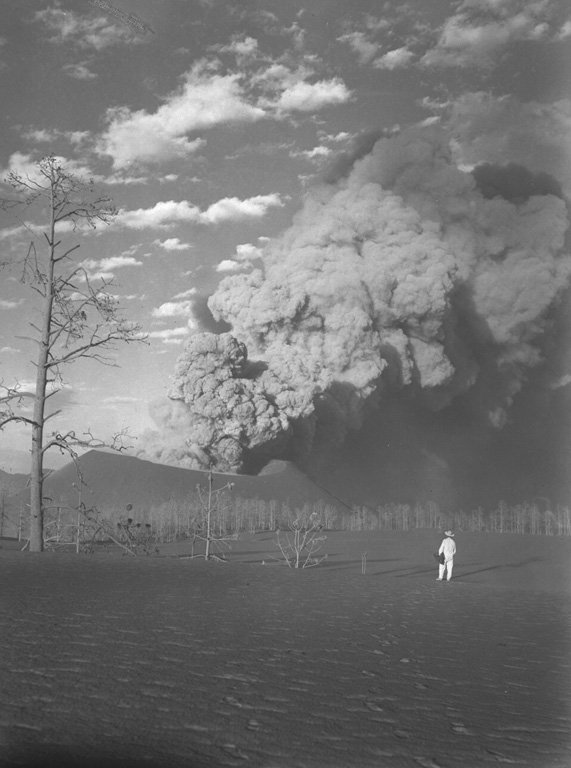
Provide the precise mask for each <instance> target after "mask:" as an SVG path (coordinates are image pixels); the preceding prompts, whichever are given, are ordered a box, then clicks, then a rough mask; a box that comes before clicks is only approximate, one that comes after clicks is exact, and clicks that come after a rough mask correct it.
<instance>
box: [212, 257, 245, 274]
mask: <svg viewBox="0 0 571 768" xmlns="http://www.w3.org/2000/svg"><path fill="white" fill-rule="evenodd" d="M244 266H245V265H244V264H243V263H242V262H239V261H234V260H233V259H223V260H222V261H221V262H220V263H219V264H217V265H216V271H217V272H239V271H240V270H241V269H244Z"/></svg>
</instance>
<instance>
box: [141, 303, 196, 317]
mask: <svg viewBox="0 0 571 768" xmlns="http://www.w3.org/2000/svg"><path fill="white" fill-rule="evenodd" d="M192 304H193V303H192V301H190V300H185V301H166V302H165V303H164V304H161V305H160V306H159V307H154V308H153V310H152V311H151V315H152V316H153V317H160V318H165V317H190V316H191V314H192Z"/></svg>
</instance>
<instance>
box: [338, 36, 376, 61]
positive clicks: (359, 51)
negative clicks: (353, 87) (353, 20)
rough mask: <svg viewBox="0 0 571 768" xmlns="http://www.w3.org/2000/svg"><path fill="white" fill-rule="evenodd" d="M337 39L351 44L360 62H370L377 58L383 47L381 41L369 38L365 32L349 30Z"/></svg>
mask: <svg viewBox="0 0 571 768" xmlns="http://www.w3.org/2000/svg"><path fill="white" fill-rule="evenodd" d="M337 39H338V40H339V41H340V42H342V43H348V44H349V46H350V47H351V49H352V50H353V51H354V52H355V54H356V55H357V59H358V61H359V64H368V63H369V62H370V61H372V60H373V59H374V58H375V56H376V55H377V53H378V52H379V50H380V48H381V46H380V44H379V43H377V42H373V41H372V40H370V39H368V37H367V35H366V34H365V33H364V32H359V31H354V32H347V33H346V34H344V35H341V37H338V38H337Z"/></svg>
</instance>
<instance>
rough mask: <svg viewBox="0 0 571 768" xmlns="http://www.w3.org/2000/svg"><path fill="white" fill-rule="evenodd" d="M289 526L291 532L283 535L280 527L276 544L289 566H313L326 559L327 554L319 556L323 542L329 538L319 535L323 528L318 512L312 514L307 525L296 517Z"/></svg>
mask: <svg viewBox="0 0 571 768" xmlns="http://www.w3.org/2000/svg"><path fill="white" fill-rule="evenodd" d="M288 528H289V532H288V533H285V534H283V536H282V531H280V529H279V528H278V530H277V531H276V542H275V544H276V546H277V547H278V549H279V550H280V552H281V555H282V558H283V560H284V561H285V563H286V564H287V565H288V567H289V568H312V567H314V566H316V565H319V563H321V562H323V560H325V558H326V557H327V555H320V556H317V552H318V551H319V550H320V549H321V543H322V542H323V541H325V539H326V538H327V536H318V535H317V534H318V533H319V532H320V531H321V530H323V526H322V525H321V523H320V522H319V519H318V516H317V514H315V513H314V514H312V515H310V517H309V521H308V525H307V527H304V525H303V522H302V521H301V520H300V519H299V518H296V519H295V520H293V521H292V522H290V523H289V524H288Z"/></svg>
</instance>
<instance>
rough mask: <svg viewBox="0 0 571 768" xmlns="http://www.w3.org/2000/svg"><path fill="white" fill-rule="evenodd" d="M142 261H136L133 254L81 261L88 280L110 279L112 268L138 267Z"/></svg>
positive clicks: (112, 274)
mask: <svg viewBox="0 0 571 768" xmlns="http://www.w3.org/2000/svg"><path fill="white" fill-rule="evenodd" d="M142 264H143V262H142V261H137V259H135V258H133V256H123V255H121V256H109V257H107V258H105V259H86V260H85V261H82V262H81V264H80V267H83V269H85V271H86V272H87V273H88V277H89V279H90V280H112V279H113V278H114V277H115V272H114V271H113V270H115V269H120V268H121V267H140V266H142Z"/></svg>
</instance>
